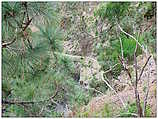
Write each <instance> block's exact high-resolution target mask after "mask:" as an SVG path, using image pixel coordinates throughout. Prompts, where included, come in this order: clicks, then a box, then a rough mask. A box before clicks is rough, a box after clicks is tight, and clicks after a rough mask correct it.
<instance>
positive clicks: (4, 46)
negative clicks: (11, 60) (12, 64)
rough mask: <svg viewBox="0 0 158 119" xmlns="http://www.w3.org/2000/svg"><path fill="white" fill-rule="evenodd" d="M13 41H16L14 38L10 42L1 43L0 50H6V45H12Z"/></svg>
mask: <svg viewBox="0 0 158 119" xmlns="http://www.w3.org/2000/svg"><path fill="white" fill-rule="evenodd" d="M15 41H16V38H14V39H13V40H12V41H10V42H7V43H5V42H3V43H2V48H6V47H7V46H8V45H11V44H13V43H14V42H15Z"/></svg>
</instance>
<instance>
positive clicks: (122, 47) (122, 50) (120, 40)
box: [119, 37, 124, 59]
mask: <svg viewBox="0 0 158 119" xmlns="http://www.w3.org/2000/svg"><path fill="white" fill-rule="evenodd" d="M119 40H120V46H121V55H122V58H123V59H124V56H123V46H122V39H121V38H120V37H119Z"/></svg>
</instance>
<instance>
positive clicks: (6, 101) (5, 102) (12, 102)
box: [2, 85, 59, 105]
mask: <svg viewBox="0 0 158 119" xmlns="http://www.w3.org/2000/svg"><path fill="white" fill-rule="evenodd" d="M58 92H59V87H58V85H57V88H56V91H55V93H54V95H53V96H51V97H49V98H48V99H45V100H40V101H8V100H2V104H21V105H24V104H35V103H43V102H47V101H49V100H52V99H53V98H55V97H56V96H57V94H58ZM53 102H54V101H53Z"/></svg>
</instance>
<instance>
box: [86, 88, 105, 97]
mask: <svg viewBox="0 0 158 119" xmlns="http://www.w3.org/2000/svg"><path fill="white" fill-rule="evenodd" d="M88 89H90V90H94V91H96V92H98V93H100V94H101V95H105V94H104V93H102V92H101V91H99V90H97V89H95V88H90V87H88Z"/></svg>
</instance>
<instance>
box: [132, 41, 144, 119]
mask: <svg viewBox="0 0 158 119" xmlns="http://www.w3.org/2000/svg"><path fill="white" fill-rule="evenodd" d="M136 50H137V43H136V48H135V52H134V67H135V74H136V79H135V85H134V90H135V98H136V105H137V111H138V116H139V117H142V116H143V115H142V107H141V105H140V98H139V92H138V90H137V85H138V67H137V59H136Z"/></svg>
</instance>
